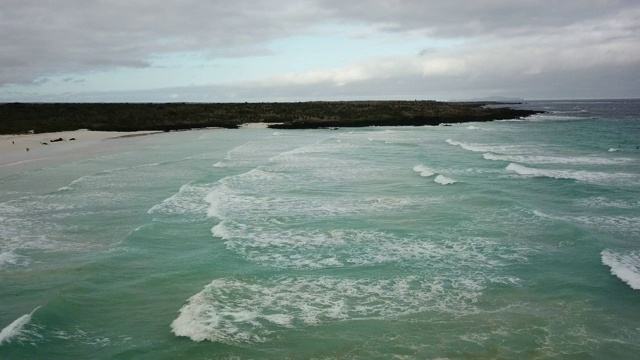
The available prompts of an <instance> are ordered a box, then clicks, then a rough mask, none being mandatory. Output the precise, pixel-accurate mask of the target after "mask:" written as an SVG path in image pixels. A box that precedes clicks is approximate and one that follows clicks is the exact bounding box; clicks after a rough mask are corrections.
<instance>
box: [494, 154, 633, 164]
mask: <svg viewBox="0 0 640 360" xmlns="http://www.w3.org/2000/svg"><path fill="white" fill-rule="evenodd" d="M482 157H483V158H484V159H485V160H495V161H508V162H515V163H525V164H574V165H620V164H627V163H631V162H634V161H635V160H634V159H631V158H603V157H598V156H543V155H497V154H494V153H484V154H483V155H482Z"/></svg>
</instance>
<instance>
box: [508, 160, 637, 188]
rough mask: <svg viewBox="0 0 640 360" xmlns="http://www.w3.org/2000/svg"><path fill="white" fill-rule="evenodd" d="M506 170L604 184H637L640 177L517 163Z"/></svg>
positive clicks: (534, 175)
mask: <svg viewBox="0 0 640 360" xmlns="http://www.w3.org/2000/svg"><path fill="white" fill-rule="evenodd" d="M506 170H507V171H509V172H513V173H516V174H518V175H522V176H531V177H548V178H553V179H569V180H578V181H582V182H586V183H593V184H603V185H610V184H616V185H637V182H638V180H640V177H639V176H638V175H636V174H628V173H607V172H596V171H584V170H554V169H539V168H531V167H526V166H523V165H520V164H516V163H510V164H509V165H507V167H506Z"/></svg>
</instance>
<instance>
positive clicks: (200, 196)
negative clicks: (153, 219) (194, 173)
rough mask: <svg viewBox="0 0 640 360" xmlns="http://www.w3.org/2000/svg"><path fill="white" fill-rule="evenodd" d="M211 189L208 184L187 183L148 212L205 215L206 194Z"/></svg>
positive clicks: (155, 213)
mask: <svg viewBox="0 0 640 360" xmlns="http://www.w3.org/2000/svg"><path fill="white" fill-rule="evenodd" d="M210 191H211V188H210V187H209V186H206V185H192V184H185V185H182V186H181V187H180V190H179V191H178V192H177V193H176V194H174V195H173V196H171V197H169V198H167V199H165V200H163V201H162V202H161V203H160V204H156V205H154V206H153V207H151V208H150V209H149V210H148V211H147V213H148V214H154V215H185V214H190V215H205V214H206V213H207V208H208V207H207V203H206V202H205V201H204V200H205V196H206V195H207V194H208V193H209V192H210Z"/></svg>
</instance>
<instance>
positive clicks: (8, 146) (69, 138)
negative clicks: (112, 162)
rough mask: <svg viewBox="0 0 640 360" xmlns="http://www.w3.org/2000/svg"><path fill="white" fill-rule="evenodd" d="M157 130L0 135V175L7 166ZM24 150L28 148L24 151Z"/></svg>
mask: <svg viewBox="0 0 640 360" xmlns="http://www.w3.org/2000/svg"><path fill="white" fill-rule="evenodd" d="M159 133H161V132H159V131H128V132H114V131H90V130H86V129H82V130H74V131H59V132H47V133H38V134H15V135H0V154H1V155H0V174H1V173H4V172H5V171H6V170H7V169H11V170H13V169H16V168H21V167H23V165H27V164H32V163H36V162H39V161H45V160H52V159H55V158H59V157H62V156H65V155H68V154H72V153H77V152H81V151H86V150H87V149H90V148H96V147H98V148H99V147H100V144H101V142H103V141H105V140H117V139H122V138H129V137H137V136H146V135H153V134H159ZM27 149H28V150H27Z"/></svg>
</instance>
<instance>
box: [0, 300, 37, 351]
mask: <svg viewBox="0 0 640 360" xmlns="http://www.w3.org/2000/svg"><path fill="white" fill-rule="evenodd" d="M38 309H40V306H38V307H37V308H35V309H33V310H32V311H31V312H30V313H29V314H25V315H22V316H20V317H19V318H17V319H16V320H14V321H13V322H12V323H11V324H9V325H7V326H6V327H5V328H4V329H2V331H0V346H1V345H2V344H5V343H10V342H11V341H13V339H15V338H16V337H20V335H22V334H23V333H24V327H25V326H26V325H27V324H28V323H29V322H30V321H31V318H32V317H33V314H34V313H35V312H36V310H38Z"/></svg>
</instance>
